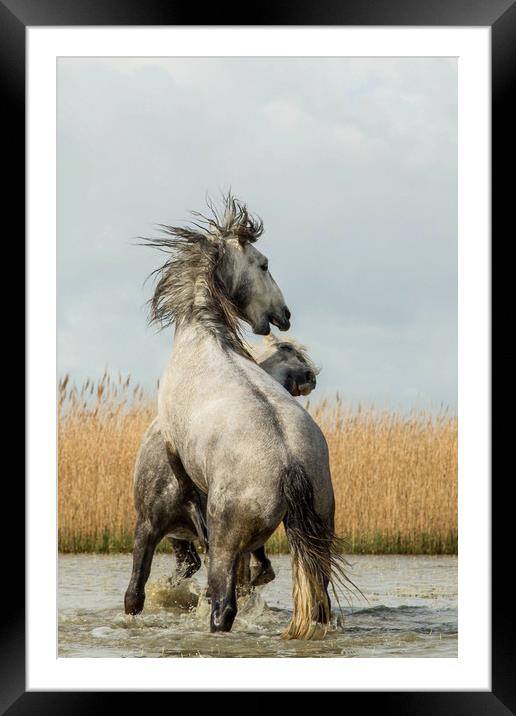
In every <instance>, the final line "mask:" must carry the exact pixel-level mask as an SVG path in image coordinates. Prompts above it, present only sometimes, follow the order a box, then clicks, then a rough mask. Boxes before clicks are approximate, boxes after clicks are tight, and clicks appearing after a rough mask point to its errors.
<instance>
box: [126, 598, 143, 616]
mask: <svg viewBox="0 0 516 716" xmlns="http://www.w3.org/2000/svg"><path fill="white" fill-rule="evenodd" d="M144 603H145V595H143V596H139V595H137V594H126V595H125V598H124V609H125V613H126V614H132V615H133V616H135V615H136V614H140V613H141V612H142V611H143V605H144Z"/></svg>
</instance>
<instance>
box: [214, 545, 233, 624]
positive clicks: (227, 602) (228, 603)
mask: <svg viewBox="0 0 516 716" xmlns="http://www.w3.org/2000/svg"><path fill="white" fill-rule="evenodd" d="M237 560H238V555H237V554H236V553H235V552H232V551H230V550H227V549H223V548H217V547H215V548H214V547H213V545H210V560H209V566H208V586H209V590H210V594H211V617H210V631H212V632H217V631H230V630H231V627H232V626H233V622H234V620H235V616H236V613H237V600H236V589H235V583H236V563H237Z"/></svg>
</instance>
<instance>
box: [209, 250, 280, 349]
mask: <svg viewBox="0 0 516 716" xmlns="http://www.w3.org/2000/svg"><path fill="white" fill-rule="evenodd" d="M219 277H220V279H221V281H222V282H223V284H224V285H225V287H226V290H227V292H228V295H229V298H230V300H231V301H232V303H233V304H234V305H235V307H236V309H237V311H238V314H239V316H240V317H241V318H242V319H243V320H244V321H246V322H247V323H248V324H249V325H250V326H251V328H252V329H253V333H257V334H258V335H260V336H265V335H267V334H268V333H270V324H271V323H272V324H273V325H274V326H276V327H277V328H279V329H280V331H288V329H289V328H290V311H289V310H288V308H287V305H286V303H285V299H284V298H283V294H282V293H281V291H280V289H279V287H278V284H277V283H276V281H275V280H274V279H273V278H272V275H271V272H270V271H269V262H268V261H267V257H266V256H264V255H263V254H262V253H260V251H258V249H257V248H256V247H255V246H253V244H252V243H251V242H250V241H248V240H246V239H242V238H239V237H234V238H233V237H231V238H229V239H226V241H225V251H224V258H223V260H222V261H221V263H220V267H219Z"/></svg>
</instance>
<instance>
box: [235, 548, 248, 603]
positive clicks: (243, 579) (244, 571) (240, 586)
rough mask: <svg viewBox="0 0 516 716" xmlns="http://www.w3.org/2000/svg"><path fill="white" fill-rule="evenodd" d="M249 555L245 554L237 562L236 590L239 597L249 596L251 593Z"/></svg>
mask: <svg viewBox="0 0 516 716" xmlns="http://www.w3.org/2000/svg"><path fill="white" fill-rule="evenodd" d="M251 587H252V585H251V555H250V554H249V552H245V553H244V554H243V555H241V556H240V558H239V559H238V560H237V566H236V589H237V595H238V596H239V597H241V596H245V595H246V594H249V592H250V591H251Z"/></svg>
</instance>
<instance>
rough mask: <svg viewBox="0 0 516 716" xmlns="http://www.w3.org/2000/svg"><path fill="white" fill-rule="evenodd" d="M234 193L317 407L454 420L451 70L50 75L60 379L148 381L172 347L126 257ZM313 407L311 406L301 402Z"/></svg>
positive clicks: (156, 68)
mask: <svg viewBox="0 0 516 716" xmlns="http://www.w3.org/2000/svg"><path fill="white" fill-rule="evenodd" d="M229 186H231V187H232V189H233V191H234V192H235V194H236V195H237V196H239V197H240V198H242V199H244V200H245V201H246V202H247V203H248V205H249V208H250V209H251V210H252V211H254V212H256V213H258V214H259V215H260V216H261V217H262V218H263V220H264V223H265V229H266V231H265V234H264V236H263V238H262V239H261V240H260V243H259V245H258V248H260V250H261V251H263V252H264V253H265V254H266V255H267V256H268V257H269V263H270V267H271V272H272V274H273V275H274V277H275V279H276V281H277V282H278V284H279V285H280V286H281V288H282V290H283V293H284V295H285V298H286V301H287V303H288V305H289V307H290V309H291V311H292V314H293V324H292V329H291V335H293V336H295V337H296V338H297V339H298V340H300V341H301V342H303V343H305V344H307V345H308V346H309V347H310V349H311V353H312V355H313V357H314V359H315V360H316V361H317V362H318V363H319V364H320V365H321V366H322V369H323V370H322V373H321V375H320V380H319V389H318V390H319V395H320V396H321V397H322V396H323V395H325V396H327V397H331V396H332V395H334V394H335V392H336V391H339V392H340V393H341V395H342V396H343V398H344V400H345V401H347V402H351V403H353V404H356V403H358V402H361V403H364V404H370V403H374V404H376V405H378V406H382V407H390V408H402V409H404V410H405V409H409V408H411V407H413V406H418V407H431V408H438V407H439V406H440V404H441V403H444V404H445V405H449V406H450V407H451V408H455V407H456V395H457V65H456V61H455V60H454V59H442V58H435V59H434V58H431V59H430V58H429V59H410V58H407V59H383V58H374V59H347V58H339V59H327V58H321V59H319V58H310V59H308V58H287V59H284V58H235V59H232V58H227V59H226V58H221V59H218V58H192V59H190V58H181V59H174V58H171V59H168V60H164V59H147V60H141V59H131V58H128V59H76V58H71V59H66V58H62V59H60V60H59V62H58V277H59V285H58V302H59V303H58V321H59V325H58V362H59V365H58V369H59V374H60V375H62V374H64V373H66V372H69V373H71V376H72V378H73V379H74V380H75V381H76V382H81V381H82V380H83V379H85V378H86V377H93V378H95V377H99V376H100V375H101V374H102V373H103V372H104V370H105V369H106V368H107V369H108V370H111V371H112V372H114V373H116V372H118V371H120V372H121V373H123V374H127V373H130V374H131V375H132V377H133V379H134V380H135V381H137V382H140V383H142V384H143V385H144V386H146V387H149V388H151V387H153V386H154V385H155V383H156V380H157V378H158V377H159V375H160V374H161V372H162V370H163V368H164V366H165V363H166V360H167V357H168V353H169V351H170V345H171V341H172V334H171V332H170V331H165V332H163V333H161V334H157V333H156V331H155V329H151V328H148V327H147V325H146V308H145V301H146V300H147V298H148V297H149V296H150V293H151V289H152V284H151V283H150V282H149V283H147V284H146V285H144V280H145V278H146V276H147V275H148V274H149V273H150V272H151V271H152V270H153V269H154V268H155V267H156V266H157V265H158V264H159V262H160V260H161V258H162V257H161V255H160V254H159V253H158V252H154V251H152V250H150V249H147V248H142V247H138V246H134V245H133V242H134V240H135V237H137V236H138V235H156V229H155V228H154V225H155V224H156V223H166V224H178V223H181V222H184V221H186V220H187V219H188V211H189V210H190V209H201V210H202V209H203V208H204V207H203V204H204V198H205V195H206V193H209V194H210V195H211V196H213V197H217V196H219V195H220V192H221V191H222V190H226V189H227V188H228V187H229ZM314 398H315V395H314Z"/></svg>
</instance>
